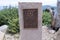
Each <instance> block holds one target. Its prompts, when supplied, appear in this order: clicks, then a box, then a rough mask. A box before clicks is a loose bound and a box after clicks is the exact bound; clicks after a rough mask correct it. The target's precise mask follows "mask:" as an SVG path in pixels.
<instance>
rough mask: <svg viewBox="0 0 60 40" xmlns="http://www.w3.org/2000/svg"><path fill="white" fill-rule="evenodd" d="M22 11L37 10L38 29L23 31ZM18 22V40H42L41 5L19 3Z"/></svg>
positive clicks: (36, 3)
mask: <svg viewBox="0 0 60 40" xmlns="http://www.w3.org/2000/svg"><path fill="white" fill-rule="evenodd" d="M23 9H38V28H30V29H24V21H23V11H22V10H23ZM19 22H20V39H19V40H42V4H41V3H39V2H21V3H19Z"/></svg>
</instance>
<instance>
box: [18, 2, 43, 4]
mask: <svg viewBox="0 0 60 40" xmlns="http://www.w3.org/2000/svg"><path fill="white" fill-rule="evenodd" d="M18 3H19V4H21V3H22V4H24V3H37V4H42V2H18Z"/></svg>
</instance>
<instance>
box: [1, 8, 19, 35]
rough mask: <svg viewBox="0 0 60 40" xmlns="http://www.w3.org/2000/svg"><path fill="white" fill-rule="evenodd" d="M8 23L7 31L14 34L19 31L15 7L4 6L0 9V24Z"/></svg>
mask: <svg viewBox="0 0 60 40" xmlns="http://www.w3.org/2000/svg"><path fill="white" fill-rule="evenodd" d="M4 24H6V25H8V26H9V27H8V30H7V32H8V33H11V34H15V33H18V32H19V19H18V9H17V8H14V7H12V8H5V9H3V10H1V11H0V25H4Z"/></svg>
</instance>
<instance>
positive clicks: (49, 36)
mask: <svg viewBox="0 0 60 40" xmlns="http://www.w3.org/2000/svg"><path fill="white" fill-rule="evenodd" d="M56 36H57V32H55V31H54V30H52V29H51V28H48V27H47V26H43V27H42V40H55V39H56Z"/></svg>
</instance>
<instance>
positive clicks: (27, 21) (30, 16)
mask: <svg viewBox="0 0 60 40" xmlns="http://www.w3.org/2000/svg"><path fill="white" fill-rule="evenodd" d="M23 19H24V28H38V9H23Z"/></svg>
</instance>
